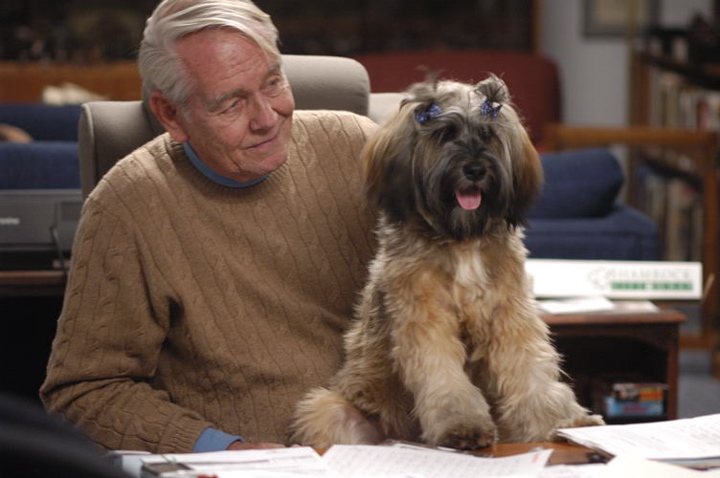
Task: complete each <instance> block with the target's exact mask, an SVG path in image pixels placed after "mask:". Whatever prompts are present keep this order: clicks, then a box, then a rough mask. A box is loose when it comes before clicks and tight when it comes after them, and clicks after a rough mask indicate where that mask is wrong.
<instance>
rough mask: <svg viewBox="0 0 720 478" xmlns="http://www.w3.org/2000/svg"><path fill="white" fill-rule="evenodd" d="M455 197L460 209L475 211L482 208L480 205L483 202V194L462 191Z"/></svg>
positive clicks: (457, 192)
mask: <svg viewBox="0 0 720 478" xmlns="http://www.w3.org/2000/svg"><path fill="white" fill-rule="evenodd" d="M455 197H456V198H457V202H458V204H459V205H460V207H461V208H463V209H465V210H466V211H474V210H475V209H477V208H479V207H480V203H481V202H482V194H481V193H480V192H476V193H461V192H460V191H456V192H455Z"/></svg>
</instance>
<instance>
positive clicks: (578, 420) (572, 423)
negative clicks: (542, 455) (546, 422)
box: [549, 415, 605, 441]
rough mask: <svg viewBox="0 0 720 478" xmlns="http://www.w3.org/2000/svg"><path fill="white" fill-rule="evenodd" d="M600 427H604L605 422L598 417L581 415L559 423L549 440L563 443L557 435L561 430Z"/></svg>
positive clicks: (562, 439)
mask: <svg viewBox="0 0 720 478" xmlns="http://www.w3.org/2000/svg"><path fill="white" fill-rule="evenodd" d="M600 425H605V420H603V418H602V416H600V415H582V416H579V417H575V418H570V419H567V420H563V421H562V422H560V423H559V424H558V426H557V427H556V429H555V430H554V431H553V432H552V434H551V436H550V437H549V438H550V440H551V441H565V437H562V436H560V435H558V430H559V429H561V428H577V427H595V426H600Z"/></svg>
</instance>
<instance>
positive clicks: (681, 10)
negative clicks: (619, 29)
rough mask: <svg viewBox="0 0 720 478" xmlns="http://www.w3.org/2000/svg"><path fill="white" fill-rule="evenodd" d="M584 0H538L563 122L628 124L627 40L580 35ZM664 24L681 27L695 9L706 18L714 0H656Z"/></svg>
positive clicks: (544, 48)
mask: <svg viewBox="0 0 720 478" xmlns="http://www.w3.org/2000/svg"><path fill="white" fill-rule="evenodd" d="M584 3H585V1H584V0H542V15H541V40H540V48H541V50H542V52H543V53H545V54H546V55H548V56H549V57H551V58H553V59H555V61H557V62H558V65H559V66H560V72H561V78H562V85H563V119H564V121H565V122H567V123H573V124H587V125H609V126H619V125H624V124H627V114H628V101H629V98H628V84H629V78H628V50H627V47H626V44H625V38H624V37H620V38H586V37H584V36H583V31H582V30H583V4H584ZM659 4H660V21H661V22H662V25H663V26H668V27H669V26H673V27H676V26H680V27H682V26H685V25H687V24H688V23H689V21H690V18H691V17H692V15H693V14H694V13H695V12H700V13H703V14H704V15H706V16H708V17H710V13H711V11H712V0H682V1H680V0H659Z"/></svg>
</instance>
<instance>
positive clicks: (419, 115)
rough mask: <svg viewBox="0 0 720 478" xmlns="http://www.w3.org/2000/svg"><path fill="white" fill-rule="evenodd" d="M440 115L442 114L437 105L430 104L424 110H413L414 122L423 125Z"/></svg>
mask: <svg viewBox="0 0 720 478" xmlns="http://www.w3.org/2000/svg"><path fill="white" fill-rule="evenodd" d="M440 113H442V109H441V108H440V107H439V106H438V105H437V104H435V103H432V104H431V105H430V106H428V107H427V108H426V109H424V110H421V109H417V110H415V121H417V122H418V123H420V124H425V123H427V122H428V121H430V120H431V119H433V118H434V117H436V116H438V115H439V114H440Z"/></svg>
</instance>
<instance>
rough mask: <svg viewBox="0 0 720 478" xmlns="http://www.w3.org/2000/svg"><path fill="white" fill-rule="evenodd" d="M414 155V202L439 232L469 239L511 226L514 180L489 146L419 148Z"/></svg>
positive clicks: (458, 238) (463, 143) (451, 144)
mask: <svg viewBox="0 0 720 478" xmlns="http://www.w3.org/2000/svg"><path fill="white" fill-rule="evenodd" d="M470 143H472V141H471V142H470ZM433 153H435V154H437V156H435V157H433ZM415 154H419V155H420V156H421V157H417V158H415V161H414V163H415V165H416V168H418V169H419V171H417V172H416V173H415V177H416V180H417V184H416V186H415V193H416V201H417V203H418V205H419V206H420V210H421V211H423V213H422V215H423V216H424V219H425V220H426V221H427V223H428V225H430V226H431V227H432V228H433V229H434V231H435V232H436V233H439V234H441V235H442V236H448V237H451V238H453V239H455V240H466V239H471V238H475V237H479V236H481V235H483V234H488V233H491V232H492V231H495V230H497V228H504V229H507V227H509V225H510V224H509V223H508V221H507V219H508V218H507V214H508V212H507V211H508V207H509V204H510V200H511V192H512V183H511V181H510V180H509V177H510V176H509V174H508V173H507V172H506V170H505V167H504V165H503V163H502V160H501V159H500V158H499V157H498V156H496V155H495V154H493V153H492V152H491V151H490V150H489V149H488V148H487V147H486V146H485V145H483V144H480V143H479V142H477V141H476V142H475V144H474V145H470V146H469V145H468V142H466V141H463V142H450V143H446V144H438V145H434V146H429V147H423V145H422V144H420V145H418V148H417V149H416V153H415Z"/></svg>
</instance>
